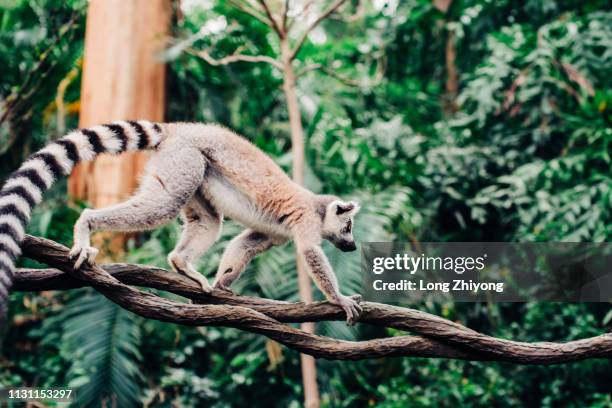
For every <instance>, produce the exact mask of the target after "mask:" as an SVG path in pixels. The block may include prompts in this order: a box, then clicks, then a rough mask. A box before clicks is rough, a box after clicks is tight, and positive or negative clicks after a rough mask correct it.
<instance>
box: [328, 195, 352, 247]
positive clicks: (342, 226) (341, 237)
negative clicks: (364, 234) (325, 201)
mask: <svg viewBox="0 0 612 408" xmlns="http://www.w3.org/2000/svg"><path fill="white" fill-rule="evenodd" d="M357 211H359V204H358V203H356V202H352V201H351V202H343V201H340V200H336V201H333V202H331V203H330V204H329V205H328V206H327V211H326V212H325V218H324V220H323V231H322V232H323V238H325V239H327V240H328V241H329V242H331V243H332V244H334V246H335V247H336V248H338V249H339V250H341V251H343V252H350V251H354V250H356V249H357V245H355V239H354V238H353V216H354V215H355V214H356V213H357Z"/></svg>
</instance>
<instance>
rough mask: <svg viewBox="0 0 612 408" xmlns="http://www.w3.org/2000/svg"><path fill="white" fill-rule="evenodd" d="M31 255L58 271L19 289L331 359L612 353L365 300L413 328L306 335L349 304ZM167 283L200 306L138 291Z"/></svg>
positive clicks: (29, 245) (40, 242)
mask: <svg viewBox="0 0 612 408" xmlns="http://www.w3.org/2000/svg"><path fill="white" fill-rule="evenodd" d="M22 247H23V252H24V255H25V256H27V257H29V258H31V259H35V260H37V261H40V262H43V263H46V264H48V265H49V266H52V267H53V268H56V269H42V270H34V269H20V270H19V271H18V272H17V273H16V276H15V283H14V290H22V291H25V290H28V291H31V290H36V291H38V290H64V289H71V288H76V287H81V286H93V287H94V288H95V289H96V290H98V291H99V292H100V293H102V294H103V295H104V296H106V297H108V298H109V299H110V300H112V301H113V302H115V303H117V304H119V305H120V306H121V307H123V308H125V309H127V310H130V311H132V312H134V313H136V314H139V315H141V316H143V317H146V318H150V319H156V320H161V321H168V322H174V323H179V324H183V325H189V326H199V325H207V326H224V327H234V328H238V329H241V330H245V331H249V332H253V333H259V334H263V335H265V336H267V337H269V338H271V339H273V340H276V341H278V342H280V343H282V344H284V345H286V346H287V347H289V348H292V349H295V350H298V351H300V352H302V353H306V354H310V355H313V356H315V357H322V358H328V359H364V358H373V357H383V356H418V357H442V358H457V359H464V360H495V361H506V362H512V363H518V364H557V363H565V362H570V361H576V360H582V359H587V358H612V333H606V334H602V335H600V336H596V337H592V338H588V339H582V340H576V341H571V342H567V343H550V342H537V343H526V342H518V341H511V340H505V339H498V338H495V337H491V336H487V335H485V334H482V333H479V332H476V331H474V330H471V329H469V328H467V327H465V326H463V325H461V324H458V323H455V322H451V321H449V320H446V319H443V318H441V317H438V316H435V315H431V314H429V313H425V312H420V311H417V310H414V309H406V308H401V307H396V306H389V305H384V304H379V303H373V302H363V303H362V306H363V308H364V313H363V315H362V317H361V319H360V321H361V322H363V323H368V324H373V325H377V326H383V327H392V328H396V329H400V330H406V331H411V332H413V333H416V334H418V335H417V336H413V335H405V336H398V337H390V338H383V339H375V340H368V341H359V342H351V341H341V340H335V339H331V338H329V337H324V336H318V335H314V334H309V333H306V332H304V331H302V330H299V329H296V328H294V327H292V326H289V325H286V324H283V323H289V322H305V321H322V320H344V314H343V312H342V310H341V309H340V308H338V307H336V306H334V305H331V304H329V303H327V302H316V303H312V304H304V303H288V302H281V301H274V300H269V299H261V298H253V297H246V296H236V295H232V294H229V293H227V292H223V291H214V292H213V293H211V294H204V293H202V292H201V291H200V289H199V287H198V285H197V284H195V283H194V282H191V281H190V280H189V279H187V278H185V277H183V276H180V275H178V274H176V273H172V272H168V271H166V270H164V269H160V268H155V267H150V266H142V265H129V264H108V265H103V266H97V265H94V266H86V267H83V268H81V269H80V270H74V269H72V262H71V261H70V260H69V259H68V249H67V248H66V247H64V246H62V245H59V244H57V243H55V242H53V241H49V240H46V239H42V238H36V237H32V236H27V237H26V239H25V241H24V243H23V245H22ZM128 285H136V286H143V287H150V288H155V289H162V290H166V291H169V292H173V293H176V294H178V295H181V296H184V297H186V298H189V299H192V300H193V301H194V302H197V303H198V304H186V303H180V302H176V301H171V300H168V299H165V298H162V297H159V296H156V295H154V294H152V293H148V292H144V291H141V290H138V289H135V288H133V287H131V286H128Z"/></svg>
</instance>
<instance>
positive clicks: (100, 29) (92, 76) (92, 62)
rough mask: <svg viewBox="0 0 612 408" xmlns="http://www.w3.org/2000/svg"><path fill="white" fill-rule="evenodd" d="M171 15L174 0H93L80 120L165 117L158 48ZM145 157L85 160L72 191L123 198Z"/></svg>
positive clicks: (95, 200)
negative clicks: (87, 161) (156, 55)
mask: <svg viewBox="0 0 612 408" xmlns="http://www.w3.org/2000/svg"><path fill="white" fill-rule="evenodd" d="M170 16H171V4H170V0H130V1H124V0H90V2H89V9H88V13H87V27H86V33H85V58H84V67H83V81H82V84H81V112H80V117H79V125H80V126H92V125H97V124H100V123H104V122H110V121H114V120H120V119H149V120H155V121H161V120H163V116H164V109H165V67H164V65H163V64H162V63H160V62H159V61H158V60H157V59H156V57H155V54H156V52H157V51H159V50H160V49H161V47H163V39H164V37H165V35H166V34H167V32H168V29H169V23H170ZM146 159H147V156H146V155H145V154H143V153H130V154H123V155H121V156H120V157H111V156H104V155H103V156H101V157H99V158H98V159H97V160H95V161H94V162H91V163H84V164H83V165H80V166H79V167H78V168H76V169H75V171H74V173H73V175H72V177H71V178H70V180H69V184H68V192H69V194H70V195H71V196H72V197H76V198H80V199H85V200H87V201H88V202H89V203H90V204H91V205H92V206H94V207H105V206H108V205H111V204H114V203H117V202H119V201H123V200H125V199H126V198H127V197H128V196H129V195H130V194H131V193H132V191H133V190H134V189H135V187H136V184H137V178H138V175H139V173H140V171H141V170H142V168H143V166H144V163H145V162H146ZM113 246H114V245H113Z"/></svg>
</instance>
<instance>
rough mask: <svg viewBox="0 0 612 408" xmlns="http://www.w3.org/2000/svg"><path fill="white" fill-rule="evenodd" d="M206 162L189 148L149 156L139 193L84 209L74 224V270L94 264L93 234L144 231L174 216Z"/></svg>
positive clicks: (199, 180)
mask: <svg viewBox="0 0 612 408" xmlns="http://www.w3.org/2000/svg"><path fill="white" fill-rule="evenodd" d="M204 170H205V160H204V157H203V156H202V154H201V153H200V152H199V151H198V150H197V149H193V148H189V147H184V148H172V146H170V148H169V149H164V150H163V151H160V152H159V153H158V154H156V155H154V156H153V157H151V160H150V161H149V163H148V165H147V170H146V173H145V177H144V178H143V180H142V182H141V185H140V188H139V189H138V191H137V192H136V193H135V194H134V195H133V196H132V197H131V198H130V199H129V200H127V201H125V202H123V203H120V204H117V205H113V206H111V207H108V208H102V209H99V210H90V209H87V210H84V211H83V212H82V213H81V216H80V217H79V219H78V221H77V222H76V224H75V225H74V246H73V247H72V250H71V251H70V255H71V256H72V257H73V258H76V261H75V267H76V268H78V267H79V266H81V264H82V263H83V262H84V261H89V262H93V260H94V258H95V257H96V255H97V252H98V250H97V249H95V248H92V247H91V243H90V235H91V233H93V232H95V231H143V230H148V229H152V228H155V227H158V226H160V225H163V224H165V223H167V222H169V221H170V220H172V219H173V218H174V217H176V216H177V214H178V212H179V210H180V209H181V208H182V207H183V206H184V205H185V203H187V201H188V200H189V199H190V198H191V197H192V196H193V194H194V192H195V191H196V189H197V188H199V187H200V185H201V184H202V180H203V178H204Z"/></svg>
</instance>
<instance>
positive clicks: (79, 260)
mask: <svg viewBox="0 0 612 408" xmlns="http://www.w3.org/2000/svg"><path fill="white" fill-rule="evenodd" d="M97 255H98V250H97V249H96V248H94V247H90V246H84V247H83V246H80V245H75V246H73V247H72V249H71V250H70V253H69V256H70V259H74V260H75V261H74V269H79V268H80V267H81V265H83V263H84V262H87V263H88V264H89V265H93V263H94V262H95V260H96V256H97Z"/></svg>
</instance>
